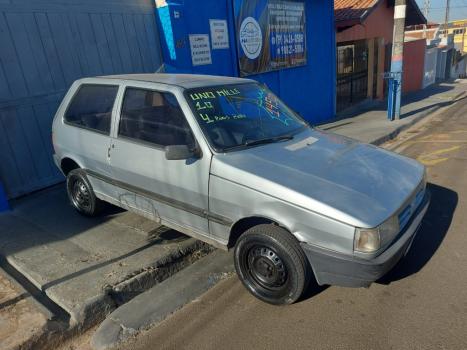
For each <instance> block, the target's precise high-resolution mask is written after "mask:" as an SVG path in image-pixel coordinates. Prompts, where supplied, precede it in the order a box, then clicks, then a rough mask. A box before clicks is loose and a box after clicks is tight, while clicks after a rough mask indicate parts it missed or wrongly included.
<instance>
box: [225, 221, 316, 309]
mask: <svg viewBox="0 0 467 350" xmlns="http://www.w3.org/2000/svg"><path fill="white" fill-rule="evenodd" d="M234 262H235V269H236V271H237V274H238V276H239V278H240V280H241V281H242V283H243V285H244V286H245V287H246V288H247V289H248V291H250V293H252V294H253V295H254V296H255V297H257V298H258V299H260V300H262V301H265V302H267V303H269V304H274V305H284V304H293V303H294V302H295V301H297V300H298V299H299V298H300V296H301V295H302V294H303V291H304V290H305V288H306V287H307V286H308V283H309V281H310V276H311V271H310V267H309V264H308V262H307V260H306V257H305V254H304V253H303V250H302V248H301V247H300V244H299V243H298V241H297V239H296V238H295V237H294V236H292V235H291V234H290V233H289V232H287V231H286V230H285V229H283V228H282V227H279V226H277V225H272V224H264V225H258V226H254V227H252V228H250V229H249V230H247V231H246V232H245V233H244V234H242V235H241V236H240V238H239V239H238V241H237V244H236V246H235V251H234Z"/></svg>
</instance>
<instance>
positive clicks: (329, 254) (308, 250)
mask: <svg viewBox="0 0 467 350" xmlns="http://www.w3.org/2000/svg"><path fill="white" fill-rule="evenodd" d="M429 204H430V194H429V192H428V191H426V194H425V197H424V198H423V201H422V203H421V204H420V206H419V208H418V209H417V211H416V212H415V214H414V215H413V216H412V218H411V221H410V222H409V224H408V225H407V226H406V228H405V230H404V231H403V232H402V233H401V234H400V235H399V238H398V239H397V240H395V241H394V242H393V243H392V244H391V245H390V246H389V247H388V248H387V249H386V250H385V251H383V252H382V253H381V254H380V255H378V256H377V257H375V258H373V259H368V260H366V259H362V258H358V257H355V256H349V255H344V254H341V253H337V252H333V251H329V250H326V249H323V248H319V247H315V246H312V245H309V244H307V243H302V248H303V250H304V252H305V254H306V256H307V258H308V260H309V262H310V264H311V266H312V268H313V272H314V273H315V277H316V280H317V282H318V284H320V285H325V284H329V285H337V286H343V287H368V286H369V285H370V284H371V283H372V282H374V281H376V280H378V279H379V278H381V277H382V276H384V275H385V274H386V273H387V272H389V270H391V269H392V268H393V267H394V266H395V265H396V264H397V263H398V261H399V260H400V259H401V258H402V257H403V256H404V255H405V254H406V253H407V252H408V250H409V249H410V247H411V244H412V242H413V240H414V238H415V235H416V234H417V231H418V229H419V228H420V225H421V222H422V219H423V216H424V215H425V213H426V211H427V209H428V206H429Z"/></svg>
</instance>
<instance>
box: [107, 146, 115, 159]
mask: <svg viewBox="0 0 467 350" xmlns="http://www.w3.org/2000/svg"><path fill="white" fill-rule="evenodd" d="M111 148H115V145H114V144H111V145H110V146H109V148H107V158H109V159H110V149H111Z"/></svg>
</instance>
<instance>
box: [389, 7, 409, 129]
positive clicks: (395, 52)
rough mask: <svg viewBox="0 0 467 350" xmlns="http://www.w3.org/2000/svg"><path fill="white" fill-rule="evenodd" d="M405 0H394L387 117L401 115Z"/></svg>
mask: <svg viewBox="0 0 467 350" xmlns="http://www.w3.org/2000/svg"><path fill="white" fill-rule="evenodd" d="M406 7H407V6H406V0H395V6H394V32H393V33H394V34H393V39H392V56H391V73H390V74H389V96H388V119H389V120H394V119H399V118H400V115H401V91H402V90H401V89H402V68H403V62H404V61H403V59H404V32H405V12H406Z"/></svg>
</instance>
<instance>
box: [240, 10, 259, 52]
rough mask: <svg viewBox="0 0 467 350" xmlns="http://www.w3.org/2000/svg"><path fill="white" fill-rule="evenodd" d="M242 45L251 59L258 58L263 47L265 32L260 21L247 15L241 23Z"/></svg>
mask: <svg viewBox="0 0 467 350" xmlns="http://www.w3.org/2000/svg"><path fill="white" fill-rule="evenodd" d="M239 36H240V45H241V46H242V49H243V52H244V53H245V56H246V57H248V58H249V59H250V60H254V59H256V58H258V56H259V54H260V53H261V49H262V48H263V33H262V32H261V27H260V25H259V23H258V22H257V21H256V19H254V18H253V17H247V18H245V19H244V20H243V22H242V24H241V25H240V33H239Z"/></svg>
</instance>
